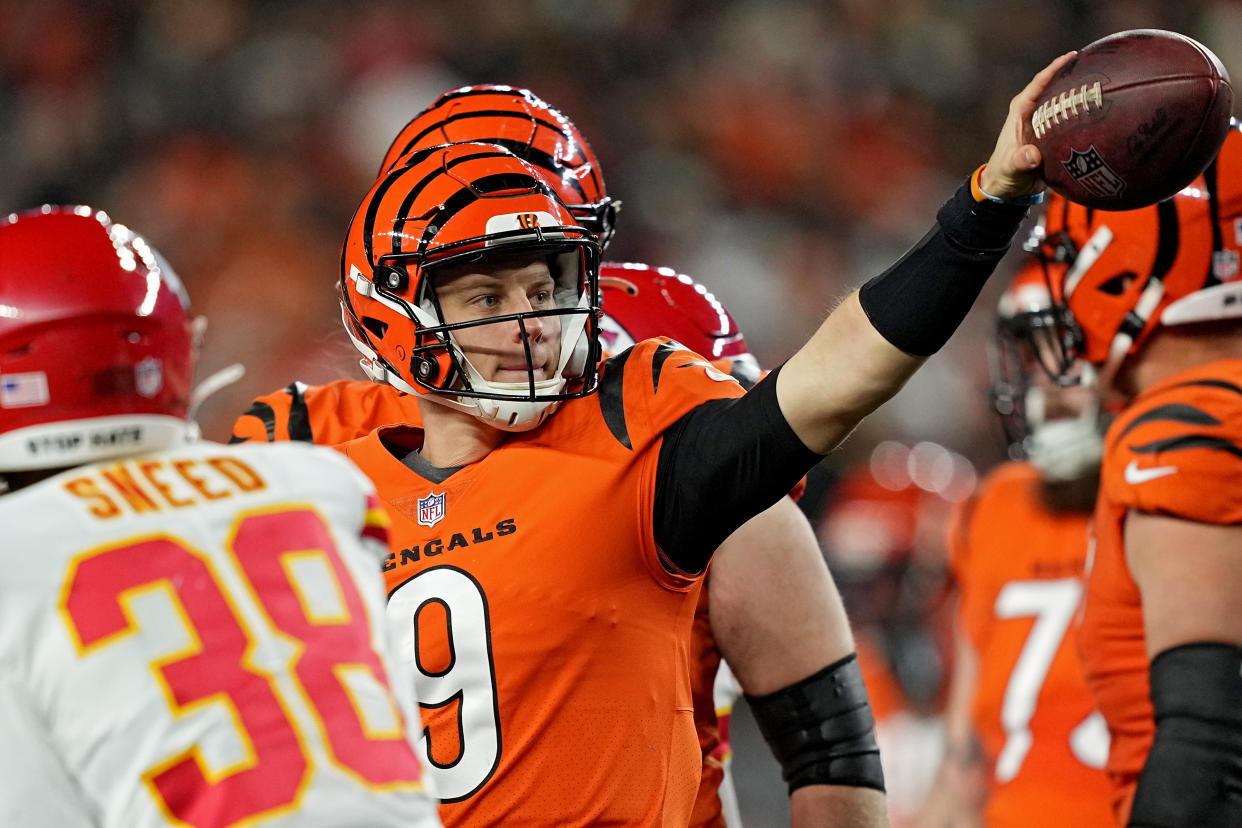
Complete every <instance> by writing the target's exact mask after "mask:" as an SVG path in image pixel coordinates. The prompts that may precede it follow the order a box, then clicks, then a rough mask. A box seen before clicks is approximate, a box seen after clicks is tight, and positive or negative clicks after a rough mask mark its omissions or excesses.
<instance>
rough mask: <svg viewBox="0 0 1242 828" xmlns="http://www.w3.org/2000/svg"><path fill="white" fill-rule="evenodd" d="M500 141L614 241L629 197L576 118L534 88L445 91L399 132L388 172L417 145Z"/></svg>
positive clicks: (603, 239) (603, 238) (580, 219)
mask: <svg viewBox="0 0 1242 828" xmlns="http://www.w3.org/2000/svg"><path fill="white" fill-rule="evenodd" d="M467 141H477V142H480V143H485V144H497V145H499V146H502V147H504V148H505V149H507V150H509V151H510V152H512V153H513V154H514V155H516V156H517V157H518V158H521V159H522V160H523V161H526V162H527V163H529V164H531V165H532V166H534V167H535V168H537V169H539V170H541V171H542V172H543V173H544V177H545V180H546V181H547V182H548V183H549V184H550V185H551V186H552V189H553V190H554V191H555V192H556V194H557V196H559V197H560V199H561V201H563V202H564V203H565V205H566V206H567V207H568V208H569V212H570V213H571V214H572V215H573V216H574V218H575V219H576V221H577V223H578V224H579V225H581V226H582V227H585V228H587V229H588V230H590V231H591V232H592V233H594V234H595V235H596V236H598V237H599V243H600V249H601V250H603V249H604V248H606V247H607V246H608V242H609V241H610V240H611V239H612V234H613V232H614V229H615V225H616V217H617V212H618V211H619V210H620V209H621V202H620V201H617V200H616V199H614V198H611V197H610V196H609V195H608V191H607V188H605V186H604V174H603V171H602V170H601V169H600V165H599V159H597V158H596V157H595V153H594V152H592V151H591V145H590V144H588V143H587V140H586V138H585V137H584V136H583V135H582V133H581V132H579V131H578V128H577V127H576V126H574V124H573V122H572V121H570V120H569V119H568V118H566V117H565V116H564V115H563V114H561V112H560V111H558V110H556V109H554V108H552V107H551V106H549V105H548V104H547V103H546V102H544V101H542V100H540V99H539V98H538V97H536V96H535V94H534V93H532V92H531V91H530V90H529V89H520V88H517V87H512V86H495V85H491V84H480V85H477V86H464V87H462V88H461V89H454V90H451V91H449V92H445V93H444V94H443V95H441V96H440V98H439V99H438V100H437V101H436V102H435V103H433V104H432V105H431V106H429V107H427V108H426V109H424V110H423V111H422V112H420V113H419V114H418V115H417V116H415V118H414V120H412V121H410V122H409V123H408V124H406V125H405V127H404V128H402V130H401V132H399V133H398V134H397V137H396V139H395V140H394V141H393V142H392V146H390V147H389V148H388V153H387V154H386V155H385V156H384V162H383V164H381V165H380V173H381V174H383V173H384V172H386V171H388V170H389V169H391V168H392V167H393V166H394V165H395V164H396V163H398V162H399V161H400V160H401V157H402V156H404V155H407V154H409V153H410V152H413V151H415V150H420V149H426V148H428V147H433V146H438V145H443V144H458V143H462V142H467Z"/></svg>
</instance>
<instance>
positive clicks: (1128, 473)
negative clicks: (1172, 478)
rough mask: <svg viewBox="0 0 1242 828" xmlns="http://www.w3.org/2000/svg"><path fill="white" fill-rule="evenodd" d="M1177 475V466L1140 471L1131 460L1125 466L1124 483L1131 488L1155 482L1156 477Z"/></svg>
mask: <svg viewBox="0 0 1242 828" xmlns="http://www.w3.org/2000/svg"><path fill="white" fill-rule="evenodd" d="M1170 474H1177V466H1156V467H1155V468H1150V469H1140V468H1139V464H1138V461H1137V460H1131V461H1130V464H1129V465H1128V466H1126V469H1125V477H1126V482H1127V483H1129V484H1130V485H1132V486H1137V485H1138V484H1139V483H1146V482H1147V481H1149V480H1155V479H1156V478H1157V477H1165V476H1166V475H1170Z"/></svg>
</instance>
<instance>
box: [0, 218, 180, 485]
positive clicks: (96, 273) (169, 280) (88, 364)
mask: <svg viewBox="0 0 1242 828" xmlns="http://www.w3.org/2000/svg"><path fill="white" fill-rule="evenodd" d="M197 329H198V326H196V325H195V323H194V321H193V320H192V319H191V318H190V313H189V298H188V297H187V296H186V293H185V290H184V289H183V288H182V286H181V281H180V280H179V279H178V278H177V274H176V273H174V272H173V270H172V268H171V267H169V265H168V262H166V261H165V260H164V259H163V257H161V256H160V254H159V253H158V252H156V250H155V248H153V247H151V245H149V244H148V243H147V242H146V240H144V239H143V238H142V237H141V236H139V235H137V234H136V233H134V232H133V231H132V230H130V229H129V228H127V227H125V226H124V225H122V224H116V223H114V222H113V221H112V220H111V219H110V218H109V217H108V216H107V215H106V214H105V213H103V212H100V211H97V210H93V209H91V208H90V207H85V206H78V207H53V206H50V205H48V206H44V207H42V208H40V209H37V210H30V211H28V212H24V213H17V214H13V215H10V216H9V217H8V218H7V220H4V221H3V222H0V471H4V472H18V471H29V470H35V469H55V468H62V467H63V468H68V467H70V466H76V465H80V464H82V463H87V462H92V461H95V460H102V459H105V458H109V457H120V456H125V455H131V454H137V453H141V452H149V451H158V450H160V449H163V448H169V447H171V446H174V445H176V444H178V443H184V442H186V441H187V440H189V439H190V437H191V435H192V434H193V430H192V426H191V424H190V423H189V422H188V409H189V405H190V399H191V386H190V382H191V379H192V377H193V373H194V351H195V346H194V343H195V339H196V331H197Z"/></svg>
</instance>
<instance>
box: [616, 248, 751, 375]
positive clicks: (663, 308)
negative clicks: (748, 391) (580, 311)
mask: <svg viewBox="0 0 1242 828" xmlns="http://www.w3.org/2000/svg"><path fill="white" fill-rule="evenodd" d="M599 287H600V292H601V293H602V295H603V300H604V318H603V320H602V321H601V327H602V328H603V333H602V335H603V340H604V347H605V348H606V349H607V350H609V351H613V352H614V353H615V352H618V351H623V350H625V349H626V348H628V347H630V346H631V345H633V344H635V343H636V342H642V341H643V340H644V339H650V338H652V337H654V336H668V337H672V338H673V339H675V340H677V341H678V342H679V343H681V344H682V345H684V346H685V347H686V348H689V349H690V350H691V351H694V352H695V353H697V354H702V355H703V356H705V357H707V358H708V359H712V360H716V359H724V358H726V357H727V358H730V359H732V360H733V361H734V363H735V364H738V365H743V366H749V367H750V368H753V369H754V372H755V379H756V380H758V363H757V362H755V358H754V357H753V356H751V355H750V352H749V351H747V350H746V340H745V339H743V338H742V332H741V331H739V330H738V327H737V322H736V321H734V319H733V315H732V314H731V313H729V311H728V309H727V308H725V306H724V305H722V304H720V301H719V300H718V299H716V297H715V296H713V295H712V294H711V293H710V292H708V290H707V288H705V287H703V285H700V284H699V283H697V282H695V281H694V280H693V279H691V278H690V277H689V276H686V275H685V274H682V273H678V272H677V271H675V270H673V269H672V268H668V267H651V266H650V265H645V264H633V263H625V264H622V263H618V262H605V263H604V264H602V265H600V271H599Z"/></svg>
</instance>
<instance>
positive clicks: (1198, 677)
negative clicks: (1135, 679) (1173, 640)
mask: <svg viewBox="0 0 1242 828" xmlns="http://www.w3.org/2000/svg"><path fill="white" fill-rule="evenodd" d="M1151 703H1152V708H1153V711H1154V713H1155V717H1156V738H1155V740H1154V741H1153V742H1152V746H1151V751H1150V752H1149V753H1148V754H1147V761H1146V762H1145V763H1144V764H1143V772H1142V773H1141V774H1140V775H1139V781H1138V789H1137V791H1136V792H1135V794H1134V805H1133V807H1132V808H1131V810H1130V821H1129V823H1128V824H1129V825H1131V826H1142V828H1182V827H1183V826H1189V825H1193V826H1195V828H1230V827H1232V828H1236V826H1238V825H1242V648H1239V647H1236V646H1234V645H1232V644H1220V643H1216V642H1208V641H1203V642H1195V643H1191V644H1182V645H1180V646H1178V647H1173V648H1171V649H1168V650H1164V651H1163V652H1161V653H1159V654H1158V655H1157V656H1156V657H1155V658H1153V659H1152V661H1151Z"/></svg>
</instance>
